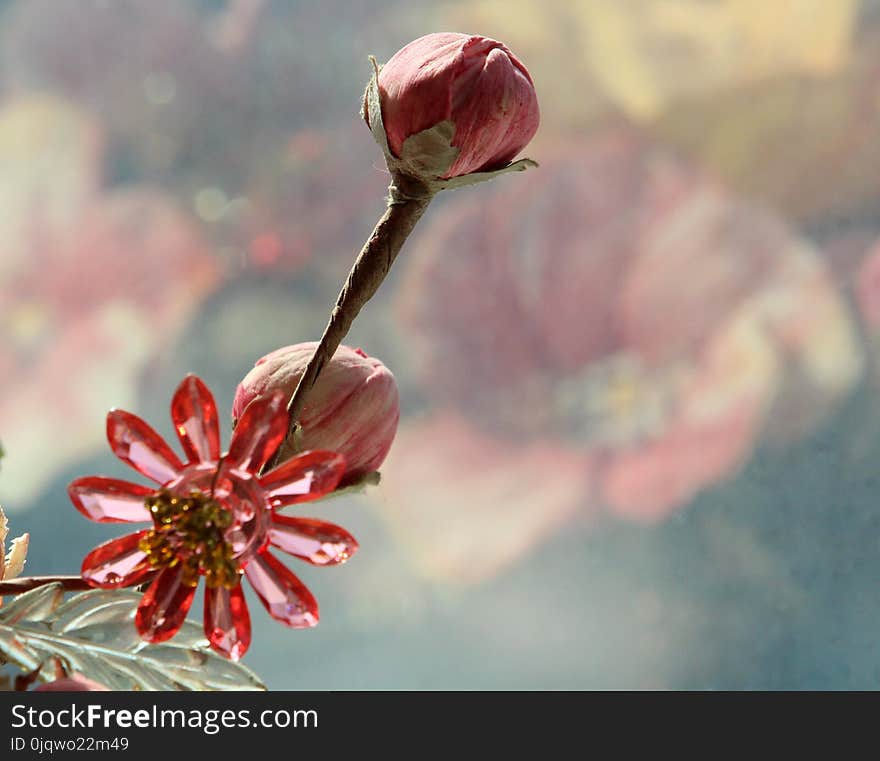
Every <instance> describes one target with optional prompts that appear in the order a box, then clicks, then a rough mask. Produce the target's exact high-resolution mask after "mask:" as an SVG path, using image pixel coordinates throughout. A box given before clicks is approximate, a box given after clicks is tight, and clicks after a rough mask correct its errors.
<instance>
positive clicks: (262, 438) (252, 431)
mask: <svg viewBox="0 0 880 761" xmlns="http://www.w3.org/2000/svg"><path fill="white" fill-rule="evenodd" d="M286 434H287V408H286V400H285V398H284V393H283V392H281V391H276V392H275V393H274V394H271V395H269V396H258V397H257V398H256V399H254V400H253V401H252V402H251V403H250V404H249V405H248V406H247V407H246V408H245V411H244V412H243V413H242V415H241V419H240V420H239V421H238V425H237V426H236V427H235V431H233V433H232V441H231V442H230V443H229V454H228V455H227V457H226V462H227V464H228V465H230V466H231V467H237V468H241V469H242V470H247V471H249V472H251V473H257V472H258V471H259V470H260V468H262V467H263V464H264V463H265V462H266V460H268V459H269V457H271V456H272V455H273V454H274V453H275V450H276V449H278V447H279V445H280V444H281V442H282V441H283V440H284V437H285V435H286Z"/></svg>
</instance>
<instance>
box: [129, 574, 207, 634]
mask: <svg viewBox="0 0 880 761" xmlns="http://www.w3.org/2000/svg"><path fill="white" fill-rule="evenodd" d="M195 592H196V588H195V587H193V586H190V585H189V584H184V582H183V567H182V566H180V565H176V566H173V567H168V568H163V569H162V570H161V571H159V575H158V576H156V578H155V579H154V580H153V583H152V584H150V588H149V589H148V590H147V591H146V593H145V594H144V597H143V599H142V600H141V604H140V605H138V609H137V613H136V614H135V617H134V623H135V626H136V627H137V630H138V633H139V634H140V635H141V637H143V638H144V639H145V640H147V641H148V642H164V641H165V640H167V639H171V638H172V637H173V636H174V635H175V634H177V632H178V630H179V629H180V627H181V625H182V624H183V620H184V619H185V618H186V614H187V613H189V609H190V606H191V605H192V601H193V596H194V595H195Z"/></svg>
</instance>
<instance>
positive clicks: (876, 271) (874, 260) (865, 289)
mask: <svg viewBox="0 0 880 761" xmlns="http://www.w3.org/2000/svg"><path fill="white" fill-rule="evenodd" d="M856 300H857V302H858V305H859V312H860V313H861V316H862V320H863V321H864V323H865V326H866V327H867V329H868V330H869V331H870V332H871V333H876V332H877V331H878V330H880V240H878V241H877V242H876V243H875V244H874V245H873V246H872V247H871V248H870V250H869V251H868V254H867V256H865V258H864V260H863V261H862V265H861V268H860V269H859V271H858V275H857V279H856Z"/></svg>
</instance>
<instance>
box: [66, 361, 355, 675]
mask: <svg viewBox="0 0 880 761" xmlns="http://www.w3.org/2000/svg"><path fill="white" fill-rule="evenodd" d="M171 419H172V421H173V423H174V427H175V429H176V430H177V435H178V437H179V438H180V443H181V444H182V446H183V450H184V452H185V454H186V458H187V460H186V462H182V461H181V460H180V459H178V457H177V455H176V454H175V453H174V452H173V451H172V449H171V448H170V447H169V446H168V444H166V443H165V441H164V440H163V439H162V438H161V437H160V436H159V434H158V433H156V432H155V431H154V430H153V429H152V428H150V426H148V425H147V424H146V423H145V422H144V421H143V420H141V419H140V418H139V417H136V416H135V415H132V414H131V413H128V412H124V411H122V410H111V411H110V413H109V414H108V415H107V438H108V440H109V442H110V447H111V449H112V450H113V452H114V453H115V454H116V456H117V457H119V458H120V459H121V460H122V461H123V462H125V463H127V464H129V465H131V466H132V467H133V468H134V469H135V470H137V471H139V472H140V473H142V474H143V475H145V476H147V478H150V479H152V480H153V481H155V482H156V483H158V484H159V486H160V488H158V489H156V488H154V487H147V486H141V485H139V484H134V483H129V482H127V481H120V480H117V479H113V478H104V477H101V476H89V477H85V478H78V479H76V480H75V481H73V482H72V483H71V484H70V486H69V487H68V490H67V491H68V494H69V495H70V498H71V500H72V501H73V504H74V506H75V507H76V508H77V509H78V510H79V511H80V512H81V513H83V514H84V515H85V516H86V517H87V518H90V519H92V520H94V521H98V522H100V523H129V522H137V521H149V520H152V521H153V528H151V529H145V530H143V531H139V532H137V533H134V534H128V535H126V536H122V537H120V538H118V539H112V540H111V541H109V542H105V543H104V544H102V545H100V546H98V547H96V548H95V549H94V550H92V551H91V552H90V553H89V554H88V555H87V556H86V557H85V559H84V560H83V563H82V576H83V578H84V579H85V580H86V581H87V582H88V583H89V584H91V585H92V586H95V587H101V588H104V589H114V588H117V587H126V586H131V585H133V584H139V583H142V582H146V581H150V579H152V581H151V583H150V586H149V588H148V589H147V591H146V593H145V594H144V597H143V599H142V600H141V603H140V605H139V607H138V610H137V614H136V616H135V624H136V626H137V629H138V632H139V633H140V635H141V636H142V637H143V638H144V639H145V640H147V641H149V642H163V641H165V640H167V639H170V638H171V637H173V636H174V634H175V633H176V632H177V631H178V629H179V628H180V626H181V624H182V623H183V620H184V618H185V617H186V614H187V612H188V611H189V609H190V606H191V605H192V601H193V597H194V595H195V590H196V586H197V585H198V581H199V577H201V576H204V577H205V580H206V583H207V589H206V592H205V616H204V622H205V635H206V636H207V638H208V640H209V642H210V644H211V647H212V648H213V649H214V650H216V651H217V652H219V653H221V654H222V655H225V656H227V657H228V658H232V659H233V660H238V659H239V658H241V656H242V655H244V653H245V651H246V650H247V648H248V646H249V644H250V640H251V625H250V616H249V614H248V608H247V603H246V602H245V598H244V593H243V591H242V588H241V576H242V574H244V575H245V576H247V578H248V580H249V581H250V583H251V586H252V587H253V588H254V591H255V592H256V593H257V596H258V597H259V598H260V601H261V602H262V603H263V605H264V606H265V608H266V610H267V611H268V612H269V615H270V616H272V618H274V619H276V620H278V621H281V622H282V623H284V624H287V625H288V626H291V627H294V628H305V627H311V626H314V625H315V624H317V623H318V604H317V602H316V601H315V598H314V597H313V596H312V594H311V593H310V592H309V590H308V589H307V588H306V587H305V586H304V585H303V583H302V582H301V581H300V580H299V579H298V578H297V577H296V576H294V575H293V574H292V573H291V572H290V571H289V570H288V569H287V568H286V567H285V566H284V565H283V564H282V563H281V562H280V561H279V560H278V559H277V558H275V556H274V555H272V554H271V553H270V552H269V546H270V545H272V546H274V547H277V548H278V549H280V550H283V551H284V552H287V553H289V554H291V555H293V556H294V557H297V558H299V559H301V560H305V561H306V562H308V563H312V564H313V565H334V564H337V563H342V562H344V561H345V560H347V559H348V558H349V557H351V555H352V554H353V553H354V552H355V551H356V550H357V546H358V545H357V542H356V541H355V540H354V538H353V537H352V536H351V535H350V534H349V533H348V532H347V531H345V530H344V529H342V528H340V527H339V526H334V525H333V524H330V523H325V522H323V521H319V520H314V519H312V518H293V517H288V516H285V515H280V514H278V508H281V507H284V506H286V505H294V504H298V503H300V502H308V501H311V500H314V499H318V498H320V497H322V496H324V495H325V494H327V493H329V492H331V491H333V489H334V488H336V485H337V483H338V482H339V479H340V478H341V477H342V475H343V473H344V472H345V458H344V457H343V456H342V455H339V454H337V453H335V452H327V451H312V452H305V453H303V454H301V455H299V456H297V457H294V458H293V459H290V460H288V461H286V462H285V463H284V464H283V465H281V466H280V467H278V468H275V469H274V470H272V471H270V472H269V473H266V474H265V475H262V476H260V475H259V472H260V469H261V468H262V467H263V465H264V464H265V462H266V461H267V460H268V458H269V456H270V455H271V454H272V453H273V452H274V451H275V450H276V449H277V448H278V445H279V444H280V443H281V441H282V439H283V438H284V436H285V434H286V432H287V415H286V414H285V399H284V396H283V394H282V393H280V392H279V393H276V394H272V395H267V396H265V397H262V398H260V399H256V400H255V401H254V402H253V403H252V404H250V405H249V406H248V408H247V409H246V410H245V411H244V413H243V414H242V416H241V418H240V420H239V421H238V425H237V427H236V428H235V431H234V432H233V434H232V440H231V441H230V444H229V451H228V452H227V453H226V454H224V455H221V454H220V428H219V424H218V417H217V407H216V404H215V403H214V398H213V396H212V395H211V392H210V391H209V390H208V387H207V386H206V385H205V384H204V383H203V382H202V381H201V380H200V379H199V378H197V377H196V376H194V375H189V376H187V377H186V378H185V379H184V380H183V382H182V383H181V384H180V386H178V388H177V391H175V393H174V398H173V399H172V401H171Z"/></svg>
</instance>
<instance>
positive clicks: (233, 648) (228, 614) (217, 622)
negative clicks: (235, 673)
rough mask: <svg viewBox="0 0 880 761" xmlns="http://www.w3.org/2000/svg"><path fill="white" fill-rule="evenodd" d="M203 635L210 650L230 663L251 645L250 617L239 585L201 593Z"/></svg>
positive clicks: (209, 589) (215, 588) (216, 588)
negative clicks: (202, 600) (203, 612)
mask: <svg viewBox="0 0 880 761" xmlns="http://www.w3.org/2000/svg"><path fill="white" fill-rule="evenodd" d="M205 636H206V637H207V638H208V642H210V643H211V647H212V648H214V650H216V651H217V652H218V653H220V654H221V655H225V656H226V657H227V658H230V659H231V660H233V661H237V660H239V659H240V658H241V657H242V656H243V655H244V654H245V653H246V652H247V649H248V647H249V646H250V644H251V617H250V614H249V613H248V607H247V602H246V601H245V599H244V590H243V589H242V588H241V584H236V585H235V586H234V587H233V588H232V589H226V588H225V587H214V588H213V589H211V588H208V589H207V590H206V591H205Z"/></svg>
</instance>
